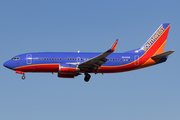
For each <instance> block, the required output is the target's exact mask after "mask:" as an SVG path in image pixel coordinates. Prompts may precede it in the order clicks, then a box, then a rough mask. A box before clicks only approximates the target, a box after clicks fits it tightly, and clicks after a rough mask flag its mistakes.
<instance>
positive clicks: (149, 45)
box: [3, 23, 175, 82]
mask: <svg viewBox="0 0 180 120" xmlns="http://www.w3.org/2000/svg"><path fill="white" fill-rule="evenodd" d="M169 28H170V24H169V23H164V24H161V25H160V27H159V28H158V29H157V30H156V31H155V32H154V34H153V35H152V36H151V37H150V38H149V39H148V40H147V42H146V43H145V44H144V45H143V46H142V47H140V48H138V49H134V50H131V51H127V52H124V53H113V52H114V50H115V48H116V45H117V43H118V39H117V40H116V41H115V43H114V44H113V45H112V46H111V48H110V49H108V50H107V51H105V52H104V53H79V52H78V53H68V52H38V53H26V54H21V55H17V56H15V57H13V58H12V59H11V60H8V61H6V62H5V63H4V64H3V65H4V66H5V67H7V68H9V69H11V70H14V71H15V72H16V73H19V74H22V75H23V76H22V79H23V80H24V79H25V72H45V73H48V72H50V73H57V76H58V77H61V78H74V77H76V76H78V75H81V74H82V73H84V75H85V77H84V81H85V82H88V81H89V79H90V78H91V76H90V74H89V73H95V74H97V73H102V74H103V73H117V72H126V71H131V70H137V69H140V68H144V67H149V66H152V65H156V64H159V63H162V62H165V61H166V60H167V57H168V56H169V55H170V54H171V53H173V52H174V51H175V50H170V51H167V52H163V51H164V47H165V44H166V40H167V36H168V32H169Z"/></svg>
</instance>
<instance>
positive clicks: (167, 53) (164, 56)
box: [151, 50, 175, 59]
mask: <svg viewBox="0 0 180 120" xmlns="http://www.w3.org/2000/svg"><path fill="white" fill-rule="evenodd" d="M173 52H175V50H170V51H167V52H164V53H161V54H158V55H155V56H152V57H151V58H152V59H160V58H166V57H167V56H169V55H170V54H172V53H173Z"/></svg>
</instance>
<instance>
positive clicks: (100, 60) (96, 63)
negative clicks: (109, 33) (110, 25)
mask: <svg viewBox="0 0 180 120" xmlns="http://www.w3.org/2000/svg"><path fill="white" fill-rule="evenodd" d="M117 43H118V39H117V40H116V41H115V42H114V44H113V45H112V46H111V48H110V49H109V50H107V51H106V52H104V53H102V54H100V55H98V56H95V57H93V58H91V59H89V60H87V61H84V62H82V63H80V64H79V65H78V67H79V68H80V69H90V68H92V69H94V68H98V67H100V66H101V65H102V64H104V63H105V62H106V61H107V59H106V57H107V56H108V55H110V54H111V53H113V52H114V50H115V49H116V45H117Z"/></svg>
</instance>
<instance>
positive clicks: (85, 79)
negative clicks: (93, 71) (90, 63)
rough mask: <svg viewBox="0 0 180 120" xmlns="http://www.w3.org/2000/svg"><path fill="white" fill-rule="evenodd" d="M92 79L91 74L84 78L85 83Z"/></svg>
mask: <svg viewBox="0 0 180 120" xmlns="http://www.w3.org/2000/svg"><path fill="white" fill-rule="evenodd" d="M90 78H91V75H90V74H86V75H85V77H84V81H85V82H88V81H89V79H90Z"/></svg>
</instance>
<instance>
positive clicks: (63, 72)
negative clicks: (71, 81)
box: [58, 66, 80, 78]
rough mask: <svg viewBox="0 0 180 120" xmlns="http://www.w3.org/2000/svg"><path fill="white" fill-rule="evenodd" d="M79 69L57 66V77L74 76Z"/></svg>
mask: <svg viewBox="0 0 180 120" xmlns="http://www.w3.org/2000/svg"><path fill="white" fill-rule="evenodd" d="M79 71H80V69H79V68H72V67H61V66H59V72H58V77H62V78H74V76H75V75H76V74H77V73H78V72H79Z"/></svg>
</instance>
